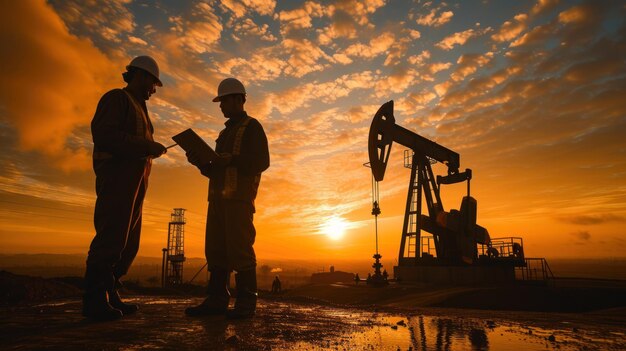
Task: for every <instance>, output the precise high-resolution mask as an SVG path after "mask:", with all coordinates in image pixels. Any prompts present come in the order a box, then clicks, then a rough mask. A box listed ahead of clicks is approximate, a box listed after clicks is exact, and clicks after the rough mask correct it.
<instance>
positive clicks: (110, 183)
mask: <svg viewBox="0 0 626 351" xmlns="http://www.w3.org/2000/svg"><path fill="white" fill-rule="evenodd" d="M153 132H154V129H153V127H152V123H151V121H150V117H149V116H148V110H147V108H146V104H145V101H143V100H141V101H140V100H138V99H136V98H135V97H133V96H132V95H131V94H130V92H129V91H127V90H125V89H114V90H111V91H109V92H108V93H106V94H105V95H104V96H102V98H101V99H100V102H99V103H98V107H97V109H96V113H95V115H94V117H93V120H92V121H91V133H92V137H93V142H94V151H93V169H94V172H95V174H96V194H97V199H96V206H95V212H94V226H95V229H96V235H95V237H94V239H93V241H92V242H91V246H90V248H89V254H88V257H87V271H86V273H85V284H86V291H90V290H100V289H106V290H111V289H112V288H113V287H114V285H115V283H116V282H118V281H119V278H120V277H121V276H123V275H125V274H126V273H127V272H128V269H129V267H130V265H131V263H132V262H133V260H134V258H135V256H136V255H137V251H138V250H139V237H140V233H141V212H142V205H143V199H144V196H145V194H146V189H147V187H148V176H149V175H150V167H151V164H152V161H151V158H150V157H148V155H149V151H148V150H149V149H148V147H149V145H150V143H152V142H153V138H152V134H153Z"/></svg>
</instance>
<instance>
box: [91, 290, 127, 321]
mask: <svg viewBox="0 0 626 351" xmlns="http://www.w3.org/2000/svg"><path fill="white" fill-rule="evenodd" d="M122 315H123V314H122V311H120V310H118V309H116V308H113V306H111V305H110V304H109V302H108V301H107V293H106V291H105V290H98V291H90V292H86V293H85V295H83V316H84V317H87V318H89V319H92V320H95V321H112V320H116V319H119V318H121V317H122Z"/></svg>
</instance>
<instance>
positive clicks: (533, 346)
mask: <svg viewBox="0 0 626 351" xmlns="http://www.w3.org/2000/svg"><path fill="white" fill-rule="evenodd" d="M337 312H338V311H333V314H335V315H339V313H337ZM344 317H345V316H344ZM361 317H363V316H361ZM497 323H498V324H496V323H495V322H493V321H484V320H476V319H468V318H460V317H458V318H446V317H430V316H416V317H410V318H408V319H407V318H406V317H402V316H393V315H392V316H389V315H386V316H374V317H371V318H366V319H365V321H361V323H359V325H358V326H356V327H355V329H356V330H355V331H352V332H349V333H345V334H344V335H341V336H340V337H337V338H333V339H330V340H318V341H315V342H305V341H299V342H297V343H295V344H290V345H286V346H285V347H278V348H274V347H272V350H274V349H276V350H295V349H297V350H302V351H309V350H320V349H332V350H343V349H345V350H353V349H359V350H392V351H396V350H415V351H417V350H452V351H464V350H468V351H488V350H519V351H535V350H542V351H544V350H565V351H568V350H581V349H584V350H608V349H613V350H621V349H625V348H626V338H624V336H623V334H622V333H608V334H610V335H605V336H602V335H596V334H594V332H587V331H579V330H575V329H573V328H570V329H543V328H538V327H529V326H522V325H519V324H515V323H507V322H503V321H498V322H497ZM618 335H619V336H618Z"/></svg>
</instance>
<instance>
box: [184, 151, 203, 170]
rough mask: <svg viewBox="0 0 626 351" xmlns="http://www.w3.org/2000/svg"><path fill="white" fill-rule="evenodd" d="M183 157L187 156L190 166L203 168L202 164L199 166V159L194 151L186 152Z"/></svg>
mask: <svg viewBox="0 0 626 351" xmlns="http://www.w3.org/2000/svg"><path fill="white" fill-rule="evenodd" d="M185 155H186V156H187V161H189V163H191V164H192V165H194V166H196V167H200V166H203V165H202V164H200V157H199V156H198V153H196V152H195V151H193V150H192V151H187V152H186V153H185Z"/></svg>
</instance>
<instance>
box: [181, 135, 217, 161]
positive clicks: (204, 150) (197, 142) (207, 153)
mask: <svg viewBox="0 0 626 351" xmlns="http://www.w3.org/2000/svg"><path fill="white" fill-rule="evenodd" d="M172 140H174V141H175V142H176V143H177V144H178V146H180V147H181V148H183V150H185V151H186V152H190V151H193V152H194V153H195V154H196V155H197V156H198V157H199V158H200V164H207V163H209V162H212V161H215V160H216V159H217V158H218V157H219V155H218V154H217V153H216V152H215V150H213V149H212V148H211V147H210V146H209V144H207V143H206V142H205V141H204V140H202V138H201V137H200V136H199V135H198V134H196V132H194V131H193V129H191V128H189V129H187V130H185V131H183V132H181V133H179V134H176V135H174V136H173V137H172Z"/></svg>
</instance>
